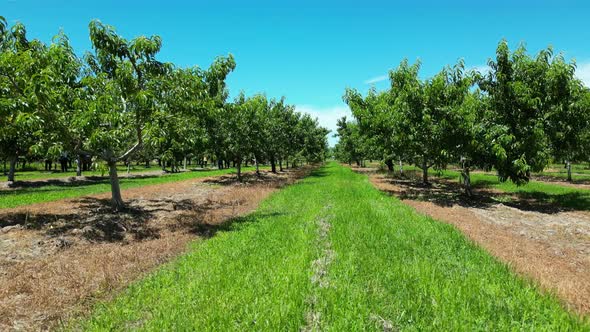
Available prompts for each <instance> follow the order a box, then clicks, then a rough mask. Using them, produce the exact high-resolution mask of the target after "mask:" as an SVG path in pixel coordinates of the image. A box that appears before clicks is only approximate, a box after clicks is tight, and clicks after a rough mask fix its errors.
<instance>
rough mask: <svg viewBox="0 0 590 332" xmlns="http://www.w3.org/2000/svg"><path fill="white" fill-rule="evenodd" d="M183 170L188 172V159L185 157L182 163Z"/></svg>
mask: <svg viewBox="0 0 590 332" xmlns="http://www.w3.org/2000/svg"><path fill="white" fill-rule="evenodd" d="M182 169H183V170H185V171H186V157H184V160H183V161H182Z"/></svg>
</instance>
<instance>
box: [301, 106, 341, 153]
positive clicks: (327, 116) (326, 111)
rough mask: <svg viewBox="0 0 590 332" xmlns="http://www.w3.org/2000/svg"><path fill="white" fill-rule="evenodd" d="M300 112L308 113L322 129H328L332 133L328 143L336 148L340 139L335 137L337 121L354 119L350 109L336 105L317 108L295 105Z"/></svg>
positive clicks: (329, 135)
mask: <svg viewBox="0 0 590 332" xmlns="http://www.w3.org/2000/svg"><path fill="white" fill-rule="evenodd" d="M295 109H296V110H297V111H298V112H302V113H307V114H309V115H311V116H312V117H313V118H317V119H318V122H319V123H320V125H321V126H322V127H325V128H328V129H329V130H331V132H330V133H329V134H328V143H329V144H330V146H334V145H335V144H336V143H337V142H338V138H336V137H333V136H334V134H335V133H336V121H337V120H338V119H340V118H341V117H343V116H346V117H347V118H349V119H352V113H351V112H350V108H348V106H346V105H343V104H342V105H336V106H332V107H315V106H312V105H295Z"/></svg>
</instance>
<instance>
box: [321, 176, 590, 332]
mask: <svg viewBox="0 0 590 332" xmlns="http://www.w3.org/2000/svg"><path fill="white" fill-rule="evenodd" d="M329 169H330V173H331V176H332V177H336V178H337V179H338V181H337V183H336V187H337V190H335V191H334V197H333V201H334V202H336V203H335V206H334V211H338V213H337V214H336V217H335V218H334V219H333V221H332V230H331V236H330V238H331V241H332V244H333V248H334V250H335V252H336V255H335V257H336V258H335V260H334V261H333V263H332V265H331V268H330V274H329V276H328V278H329V279H330V284H331V285H330V287H328V288H325V289H323V291H322V293H321V294H322V296H321V298H322V299H323V301H322V311H321V317H323V318H322V319H323V322H322V327H323V328H322V330H325V331H355V330H366V329H371V330H384V327H385V326H386V325H389V326H390V327H392V328H393V330H396V329H400V330H411V331H424V330H434V331H457V330H464V331H474V330H491V331H494V330H499V331H505V330H527V331H543V330H559V331H567V330H579V329H588V328H589V326H588V325H583V323H582V322H581V321H580V320H579V319H578V318H576V317H574V316H573V315H571V314H568V313H567V312H566V311H565V310H564V309H562V307H561V306H560V304H559V303H558V301H557V300H556V299H555V298H553V297H552V296H549V295H542V294H541V293H540V292H539V291H538V289H537V288H536V287H535V286H533V285H532V283H530V282H527V281H524V280H523V279H521V278H519V277H517V276H515V275H514V274H513V273H511V272H510V270H509V269H508V268H507V267H506V266H505V265H504V264H501V263H498V262H497V261H496V260H495V259H493V258H492V257H491V256H490V255H489V254H488V253H486V252H485V251H484V250H482V249H479V248H478V247H477V246H475V245H474V244H472V243H470V242H469V241H468V240H466V239H465V237H464V236H462V235H461V234H460V232H459V231H457V230H456V229H455V228H453V227H452V226H449V225H447V224H443V223H440V222H437V221H434V220H432V219H431V218H428V217H426V216H422V215H419V214H418V213H416V212H415V211H414V210H413V209H412V208H410V207H408V206H406V205H404V204H402V203H401V202H400V201H399V200H398V199H397V198H393V197H389V196H386V195H385V194H382V193H380V192H378V191H377V190H376V189H374V188H373V187H372V186H371V184H370V183H369V181H368V178H367V177H366V176H365V175H361V174H356V173H354V172H352V171H351V170H349V169H344V168H342V167H336V166H330V168H329Z"/></svg>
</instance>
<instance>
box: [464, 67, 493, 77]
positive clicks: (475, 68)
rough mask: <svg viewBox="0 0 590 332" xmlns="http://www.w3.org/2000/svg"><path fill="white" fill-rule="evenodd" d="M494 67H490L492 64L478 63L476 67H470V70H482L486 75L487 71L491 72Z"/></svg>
mask: <svg viewBox="0 0 590 332" xmlns="http://www.w3.org/2000/svg"><path fill="white" fill-rule="evenodd" d="M491 69H492V68H490V66H488V65H477V66H474V67H471V68H469V70H475V71H478V72H480V73H481V74H482V75H486V74H487V73H489V72H490V70H491Z"/></svg>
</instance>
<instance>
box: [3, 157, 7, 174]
mask: <svg viewBox="0 0 590 332" xmlns="http://www.w3.org/2000/svg"><path fill="white" fill-rule="evenodd" d="M2 174H4V175H6V159H4V173H2Z"/></svg>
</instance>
